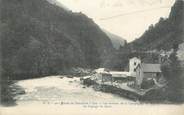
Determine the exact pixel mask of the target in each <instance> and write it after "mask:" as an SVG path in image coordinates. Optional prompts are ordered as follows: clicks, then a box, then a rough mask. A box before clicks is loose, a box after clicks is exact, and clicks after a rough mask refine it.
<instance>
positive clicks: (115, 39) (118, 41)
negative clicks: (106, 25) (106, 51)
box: [104, 30, 127, 50]
mask: <svg viewBox="0 0 184 115" xmlns="http://www.w3.org/2000/svg"><path fill="white" fill-rule="evenodd" d="M104 32H105V33H106V34H107V36H108V37H109V38H110V40H111V42H112V44H113V46H114V48H115V49H117V50H118V49H119V48H120V47H123V46H124V45H125V44H126V43H127V41H126V40H125V39H123V38H121V37H119V36H117V35H115V34H112V33H110V32H108V31H106V30H104Z"/></svg>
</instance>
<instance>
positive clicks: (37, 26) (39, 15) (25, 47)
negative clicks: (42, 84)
mask: <svg viewBox="0 0 184 115" xmlns="http://www.w3.org/2000/svg"><path fill="white" fill-rule="evenodd" d="M0 32H1V33H0V40H1V49H0V50H1V56H0V57H1V58H0V59H1V65H2V66H1V69H0V70H1V73H2V74H3V76H18V77H20V76H23V77H28V76H42V75H53V74H58V73H62V72H63V71H65V70H68V68H71V67H87V68H97V67H99V66H101V65H103V60H104V58H105V57H106V55H107V54H108V53H109V52H111V50H113V46H112V44H111V41H110V40H109V38H108V36H107V35H106V34H105V33H104V32H103V31H101V29H100V28H99V27H98V26H97V25H96V24H95V23H94V22H93V21H92V20H91V19H89V18H88V17H86V16H85V15H83V14H81V13H72V12H71V11H67V10H65V9H64V8H61V7H59V6H57V5H54V4H51V3H49V2H48V1H47V0H0Z"/></svg>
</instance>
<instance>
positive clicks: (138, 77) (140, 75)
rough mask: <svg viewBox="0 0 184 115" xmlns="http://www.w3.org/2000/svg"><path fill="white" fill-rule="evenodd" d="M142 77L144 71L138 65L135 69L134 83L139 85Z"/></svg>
mask: <svg viewBox="0 0 184 115" xmlns="http://www.w3.org/2000/svg"><path fill="white" fill-rule="evenodd" d="M143 78H144V73H143V71H142V69H141V68H140V67H138V68H137V69H136V85H138V86H140V85H141V84H142V81H143Z"/></svg>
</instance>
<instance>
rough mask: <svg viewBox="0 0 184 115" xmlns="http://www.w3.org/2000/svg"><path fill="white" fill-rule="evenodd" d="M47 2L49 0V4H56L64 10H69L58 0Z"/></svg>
mask: <svg viewBox="0 0 184 115" xmlns="http://www.w3.org/2000/svg"><path fill="white" fill-rule="evenodd" d="M47 1H48V2H50V3H51V4H54V5H57V6H59V7H61V8H63V9H65V10H68V11H70V10H69V9H68V8H67V7H66V6H64V5H63V4H61V3H60V2H58V1H57V0H47Z"/></svg>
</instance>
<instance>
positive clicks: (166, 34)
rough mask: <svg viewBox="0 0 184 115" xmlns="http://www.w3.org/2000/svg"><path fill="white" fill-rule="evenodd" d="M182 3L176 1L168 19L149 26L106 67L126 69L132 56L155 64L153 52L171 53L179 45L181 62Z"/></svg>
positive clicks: (183, 22) (182, 38)
mask: <svg viewBox="0 0 184 115" xmlns="http://www.w3.org/2000/svg"><path fill="white" fill-rule="evenodd" d="M183 7H184V1H183V0H176V2H175V4H174V5H173V7H172V8H171V12H170V15H169V17H168V18H166V19H164V18H160V21H159V22H158V23H156V24H155V25H150V27H149V28H148V30H147V31H145V32H144V33H143V35H142V36H141V37H140V38H138V39H136V40H134V41H132V42H130V43H128V44H126V45H125V46H124V47H122V48H120V49H119V50H118V51H117V52H115V54H114V56H111V60H115V61H112V62H109V63H108V64H107V65H111V68H114V69H118V70H123V69H126V68H127V65H128V60H129V58H131V57H134V56H140V57H141V59H142V61H143V62H148V63H156V62H157V61H158V54H157V53H156V54H154V53H152V52H154V51H160V50H165V51H171V49H172V48H173V46H174V45H175V44H179V45H180V49H179V51H178V52H179V54H178V56H179V58H180V60H182V59H181V58H182V54H183V52H181V49H182V48H181V47H182V43H184V28H183V27H184V21H183V20H184V19H183V18H184V8H183Z"/></svg>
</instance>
